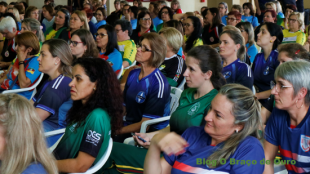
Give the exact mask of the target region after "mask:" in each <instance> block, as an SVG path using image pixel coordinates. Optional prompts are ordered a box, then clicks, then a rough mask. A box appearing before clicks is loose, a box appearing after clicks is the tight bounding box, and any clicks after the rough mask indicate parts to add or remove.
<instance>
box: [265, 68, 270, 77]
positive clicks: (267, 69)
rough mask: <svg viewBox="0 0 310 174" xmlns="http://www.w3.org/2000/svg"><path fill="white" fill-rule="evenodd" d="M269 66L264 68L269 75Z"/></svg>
mask: <svg viewBox="0 0 310 174" xmlns="http://www.w3.org/2000/svg"><path fill="white" fill-rule="evenodd" d="M269 69H270V68H269V66H267V67H266V69H265V70H264V75H268V74H269Z"/></svg>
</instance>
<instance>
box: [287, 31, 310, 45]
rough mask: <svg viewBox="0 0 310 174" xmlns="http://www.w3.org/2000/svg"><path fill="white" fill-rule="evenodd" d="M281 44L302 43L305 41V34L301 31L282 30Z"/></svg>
mask: <svg viewBox="0 0 310 174" xmlns="http://www.w3.org/2000/svg"><path fill="white" fill-rule="evenodd" d="M283 36H284V38H283V41H282V43H283V44H286V43H299V44H300V45H304V43H305V42H306V35H305V33H304V32H302V31H300V30H299V31H297V32H290V31H289V30H288V29H284V30H283Z"/></svg>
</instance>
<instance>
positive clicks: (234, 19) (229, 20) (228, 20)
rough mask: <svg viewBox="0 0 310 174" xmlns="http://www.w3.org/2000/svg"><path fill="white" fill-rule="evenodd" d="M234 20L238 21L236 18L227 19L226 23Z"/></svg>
mask: <svg viewBox="0 0 310 174" xmlns="http://www.w3.org/2000/svg"><path fill="white" fill-rule="evenodd" d="M234 20H237V19H235V18H226V21H234Z"/></svg>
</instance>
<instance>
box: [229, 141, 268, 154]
mask: <svg viewBox="0 0 310 174" xmlns="http://www.w3.org/2000/svg"><path fill="white" fill-rule="evenodd" d="M234 154H235V155H236V157H238V156H242V157H243V156H246V155H255V154H264V149H263V146H262V144H261V143H260V141H259V140H258V139H257V138H255V137H253V136H248V137H246V138H245V139H244V140H242V141H241V142H240V143H239V145H238V147H237V149H236V151H235V153H234Z"/></svg>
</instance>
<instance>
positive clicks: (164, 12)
mask: <svg viewBox="0 0 310 174" xmlns="http://www.w3.org/2000/svg"><path fill="white" fill-rule="evenodd" d="M168 13H169V12H167V11H163V12H161V14H168Z"/></svg>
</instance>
